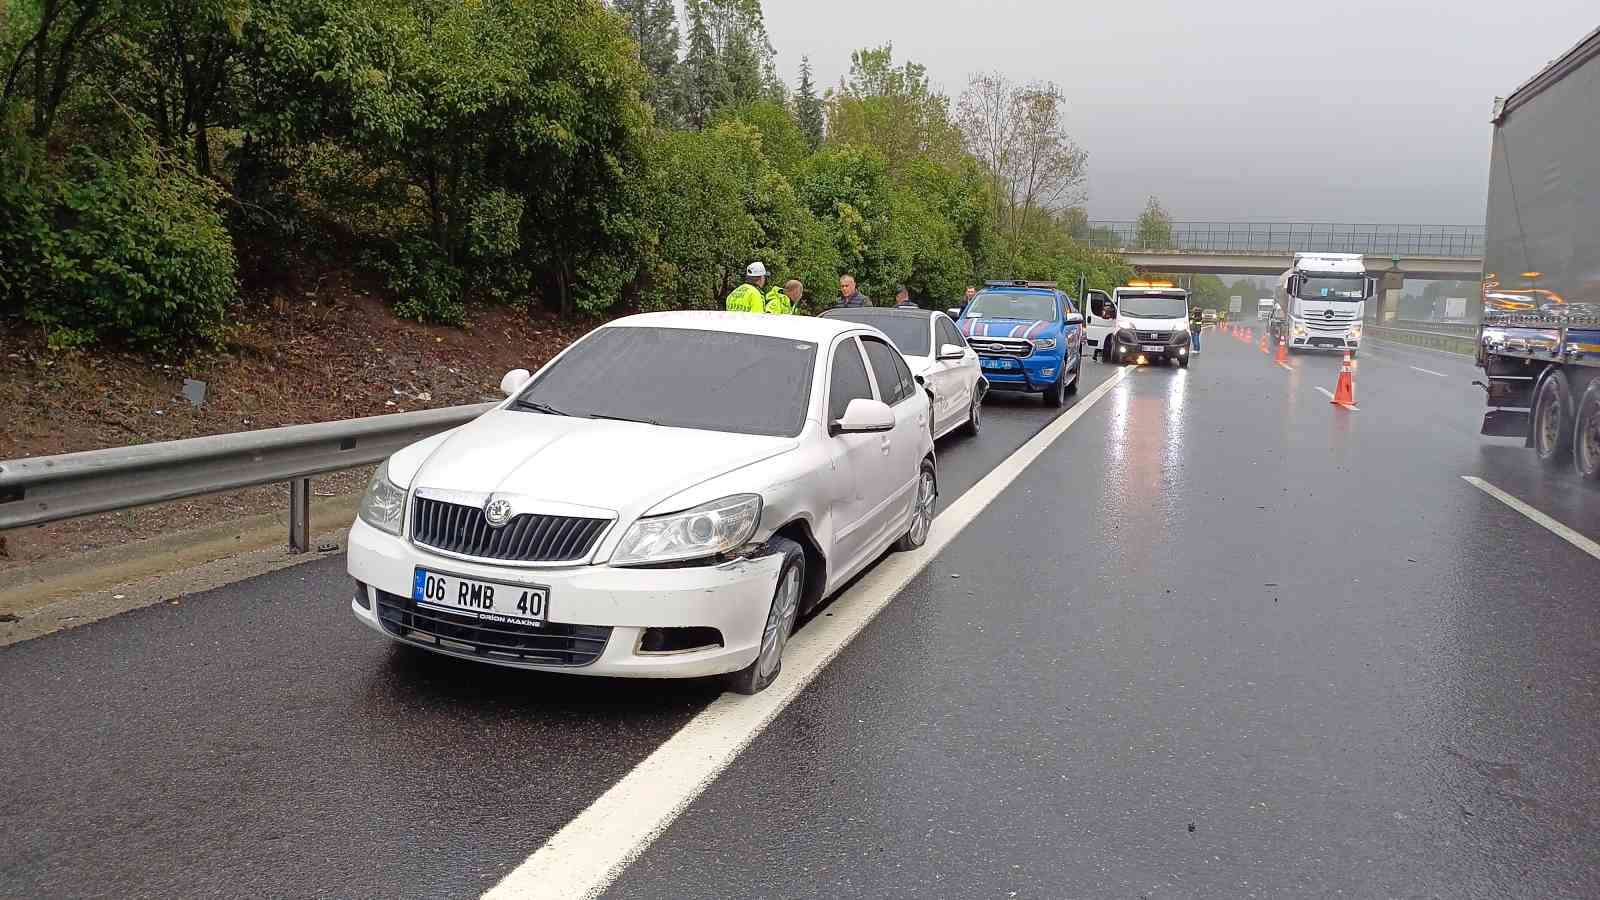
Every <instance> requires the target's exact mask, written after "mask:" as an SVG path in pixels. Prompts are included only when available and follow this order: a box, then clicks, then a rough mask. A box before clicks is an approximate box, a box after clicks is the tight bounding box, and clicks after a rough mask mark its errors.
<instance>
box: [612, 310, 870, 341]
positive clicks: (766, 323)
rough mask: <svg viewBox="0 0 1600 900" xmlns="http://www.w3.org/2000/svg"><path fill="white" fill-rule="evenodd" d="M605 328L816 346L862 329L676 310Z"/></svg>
mask: <svg viewBox="0 0 1600 900" xmlns="http://www.w3.org/2000/svg"><path fill="white" fill-rule="evenodd" d="M605 327H606V328H689V329H694V330H697V331H725V332H730V333H733V334H756V335H763V336H766V337H785V338H795V339H797V340H802V341H815V342H817V343H819V344H820V343H823V342H826V341H828V340H830V339H832V338H834V337H835V336H837V335H840V334H844V333H846V332H850V331H857V330H860V328H861V327H862V326H861V324H860V323H857V322H847V321H843V320H840V319H823V318H813V317H811V316H772V315H765V314H757V313H746V312H700V311H693V310H679V311H675V312H657V313H640V314H639V315H635V316H626V317H624V318H621V319H616V320H614V321H612V322H608V323H606V325H605Z"/></svg>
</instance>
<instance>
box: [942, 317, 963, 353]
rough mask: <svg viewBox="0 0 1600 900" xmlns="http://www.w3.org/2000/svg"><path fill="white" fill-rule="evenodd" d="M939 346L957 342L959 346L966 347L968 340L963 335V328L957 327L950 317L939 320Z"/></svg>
mask: <svg viewBox="0 0 1600 900" xmlns="http://www.w3.org/2000/svg"><path fill="white" fill-rule="evenodd" d="M938 323H939V325H938V330H939V346H940V347H943V346H944V345H945V344H955V345H956V346H957V347H966V346H967V342H966V340H965V339H964V338H962V337H961V329H959V328H957V327H956V326H955V324H954V323H953V322H951V321H950V320H949V319H939V320H938Z"/></svg>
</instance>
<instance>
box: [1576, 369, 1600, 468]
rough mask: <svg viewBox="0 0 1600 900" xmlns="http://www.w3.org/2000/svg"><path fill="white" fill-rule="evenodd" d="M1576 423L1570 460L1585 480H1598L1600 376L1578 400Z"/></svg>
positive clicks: (1599, 463) (1599, 466) (1599, 459)
mask: <svg viewBox="0 0 1600 900" xmlns="http://www.w3.org/2000/svg"><path fill="white" fill-rule="evenodd" d="M1577 419H1578V424H1577V427H1576V428H1575V429H1574V433H1573V435H1572V461H1573V463H1574V464H1575V465H1576V466H1577V467H1578V474H1579V475H1581V476H1583V478H1584V479H1585V480H1586V481H1600V378H1596V379H1594V380H1593V381H1591V382H1589V389H1588V390H1586V391H1584V392H1583V399H1582V400H1580V401H1578V416H1577Z"/></svg>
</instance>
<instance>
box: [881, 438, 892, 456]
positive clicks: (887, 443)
mask: <svg viewBox="0 0 1600 900" xmlns="http://www.w3.org/2000/svg"><path fill="white" fill-rule="evenodd" d="M891 443H892V442H891V441H890V440H889V439H888V438H884V439H883V443H881V444H879V445H878V449H879V450H881V451H882V452H883V455H884V456H888V455H889V446H890V444H891Z"/></svg>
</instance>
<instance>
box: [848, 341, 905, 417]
mask: <svg viewBox="0 0 1600 900" xmlns="http://www.w3.org/2000/svg"><path fill="white" fill-rule="evenodd" d="M861 345H862V346H863V347H866V348H867V359H868V360H870V361H871V362H872V374H873V376H874V377H876V378H877V380H878V392H879V393H880V394H882V397H881V398H880V399H881V400H883V402H885V403H887V404H889V405H890V406H893V405H895V404H896V403H899V402H900V401H901V400H904V399H906V398H907V397H909V396H911V392H912V391H914V390H916V382H915V381H913V380H912V379H911V370H910V369H908V368H906V361H905V360H904V359H903V358H901V356H900V353H899V351H897V350H895V349H894V348H893V347H891V346H889V345H888V344H886V343H884V342H883V341H880V340H878V339H877V338H873V337H863V338H862V339H861Z"/></svg>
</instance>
